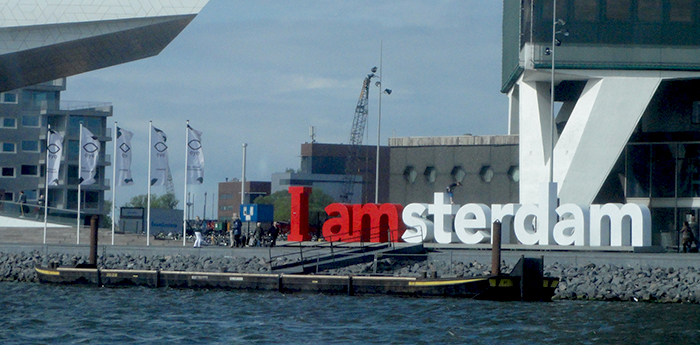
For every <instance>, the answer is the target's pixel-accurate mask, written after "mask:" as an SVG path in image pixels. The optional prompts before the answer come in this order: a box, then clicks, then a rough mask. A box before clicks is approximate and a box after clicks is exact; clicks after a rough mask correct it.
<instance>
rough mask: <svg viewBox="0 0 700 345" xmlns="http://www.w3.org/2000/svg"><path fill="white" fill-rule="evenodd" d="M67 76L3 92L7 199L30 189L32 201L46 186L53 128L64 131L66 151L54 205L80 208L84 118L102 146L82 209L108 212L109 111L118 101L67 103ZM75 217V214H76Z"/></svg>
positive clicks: (0, 108) (52, 192)
mask: <svg viewBox="0 0 700 345" xmlns="http://www.w3.org/2000/svg"><path fill="white" fill-rule="evenodd" d="M64 90H66V79H65V78H61V79H57V80H54V81H50V82H46V83H42V84H38V85H34V86H28V87H24V88H21V89H17V90H12V91H6V92H3V93H2V94H0V99H1V100H2V101H1V102H0V119H1V123H0V124H1V126H0V141H1V142H2V152H1V153H0V157H2V159H1V160H0V168H1V169H2V176H0V189H4V191H5V193H4V195H3V196H2V199H3V200H10V201H12V200H17V197H18V195H19V193H20V191H24V193H25V195H26V196H27V199H28V201H29V202H30V203H32V202H36V200H37V198H38V197H39V195H43V194H44V191H45V189H44V188H45V182H46V181H45V179H46V177H45V176H46V175H45V172H46V134H47V133H46V132H47V129H46V128H47V124H49V125H51V129H53V130H55V131H57V132H60V133H61V134H62V135H63V136H64V148H65V149H64V157H63V159H62V161H61V166H60V176H59V185H58V186H49V194H48V198H46V199H47V201H48V205H49V207H55V208H60V209H72V210H76V209H77V208H78V147H79V145H78V144H79V141H80V133H79V131H80V128H79V126H80V123H82V124H83V126H85V127H86V128H87V129H88V130H90V131H91V132H92V133H93V134H94V135H96V136H97V137H98V140H99V141H100V144H101V147H100V152H99V158H98V162H97V164H98V167H97V173H96V177H95V179H96V180H97V183H95V184H92V185H86V186H82V187H81V189H82V195H83V199H82V204H81V210H82V211H84V212H85V213H88V214H106V213H108V212H109V210H108V209H105V205H104V193H105V191H106V190H109V188H110V187H109V186H110V184H109V180H108V179H107V178H106V174H105V167H106V166H109V165H110V155H107V154H106V153H105V152H106V145H105V144H106V143H107V142H108V141H111V140H112V138H111V131H110V130H109V129H108V128H107V117H110V116H112V105H111V104H108V103H104V104H97V103H95V104H89V103H86V102H64V103H61V91H64ZM73 217H75V215H74V214H73Z"/></svg>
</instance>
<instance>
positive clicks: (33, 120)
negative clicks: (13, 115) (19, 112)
mask: <svg viewBox="0 0 700 345" xmlns="http://www.w3.org/2000/svg"><path fill="white" fill-rule="evenodd" d="M22 127H39V116H38V115H24V116H22Z"/></svg>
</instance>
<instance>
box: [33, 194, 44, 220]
mask: <svg viewBox="0 0 700 345" xmlns="http://www.w3.org/2000/svg"><path fill="white" fill-rule="evenodd" d="M43 209H44V194H41V195H39V200H37V201H36V207H35V208H34V210H36V219H39V218H40V217H41V216H40V215H41V214H42V212H41V211H42V210H43Z"/></svg>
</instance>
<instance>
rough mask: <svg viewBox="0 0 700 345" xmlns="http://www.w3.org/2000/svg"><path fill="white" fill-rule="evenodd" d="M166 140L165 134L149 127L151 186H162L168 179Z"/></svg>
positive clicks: (168, 167)
mask: <svg viewBox="0 0 700 345" xmlns="http://www.w3.org/2000/svg"><path fill="white" fill-rule="evenodd" d="M167 140H168V138H167V136H166V135H165V132H163V131H161V130H160V129H158V128H155V127H151V157H152V158H151V186H162V185H163V184H164V183H165V181H166V180H167V179H168V173H169V172H170V166H169V165H168V145H166V144H165V142H166V141H167Z"/></svg>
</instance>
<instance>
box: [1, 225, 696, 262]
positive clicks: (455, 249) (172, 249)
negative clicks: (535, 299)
mask: <svg viewBox="0 0 700 345" xmlns="http://www.w3.org/2000/svg"><path fill="white" fill-rule="evenodd" d="M89 233H90V229H89V228H88V227H81V229H80V231H79V232H78V231H77V230H76V228H75V227H49V228H47V230H46V241H44V228H43V227H21V228H20V227H6V226H0V252H1V253H19V252H29V251H34V250H37V251H40V252H59V253H66V254H82V255H88V254H89V251H90V248H89V244H90V239H89ZM78 237H79V238H80V242H79V243H78V240H77V238H78ZM112 243H113V244H112ZM192 245H193V242H192V241H191V240H188V241H187V242H186V243H185V245H184V246H183V243H182V239H180V240H157V239H153V238H151V239H150V241H149V240H147V238H146V236H145V235H143V234H134V233H115V234H114V242H112V231H111V229H99V231H98V253H99V254H100V255H102V254H107V253H123V254H130V255H197V256H209V257H218V256H239V257H262V258H270V257H274V256H279V255H286V256H290V257H294V256H296V257H298V256H299V252H300V251H301V250H302V248H306V247H313V248H315V249H316V251H315V253H329V252H331V251H332V250H336V251H337V250H339V249H338V248H339V247H353V246H359V245H361V244H359V243H334V244H332V245H331V243H329V242H310V241H309V242H287V241H278V246H276V247H274V248H263V247H255V248H250V247H246V248H228V247H226V246H203V247H201V248H193V247H192ZM408 245H409V244H407V243H397V244H396V246H399V247H401V246H408ZM332 246H333V249H331V247H332ZM424 246H425V247H426V249H428V254H427V257H428V259H430V260H438V261H445V262H460V261H461V262H472V261H479V262H482V263H490V262H491V246H490V245H486V244H483V245H464V244H438V243H426V244H424ZM656 249H659V248H656ZM309 250H310V249H304V252H305V253H307V252H308V251H309ZM304 255H306V256H308V255H309V254H304ZM523 255H524V256H529V257H543V258H544V261H545V264H553V263H560V264H566V265H581V266H583V265H587V264H590V263H593V264H596V265H603V264H614V265H617V266H641V267H664V268H668V267H675V268H682V267H695V268H697V269H700V254H698V253H662V252H642V253H640V252H635V248H632V247H621V248H615V249H612V248H610V249H608V251H595V250H594V248H591V247H562V246H523V245H504V246H503V250H502V253H501V258H502V260H503V261H505V262H506V263H507V264H509V265H513V264H515V262H516V261H517V260H518V259H519V258H520V257H521V256H523Z"/></svg>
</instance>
